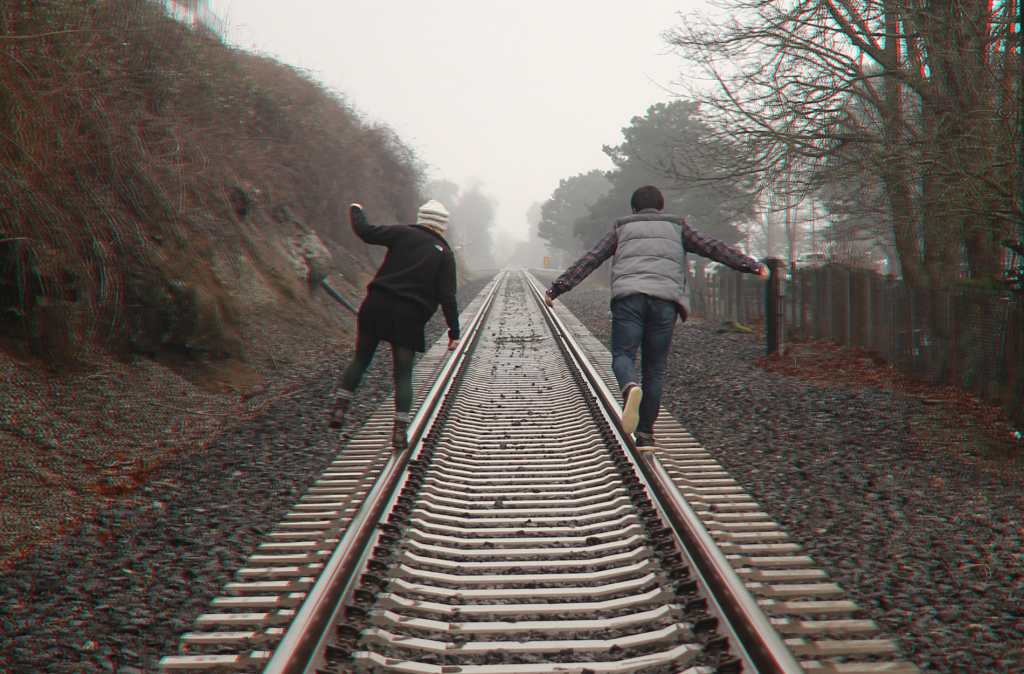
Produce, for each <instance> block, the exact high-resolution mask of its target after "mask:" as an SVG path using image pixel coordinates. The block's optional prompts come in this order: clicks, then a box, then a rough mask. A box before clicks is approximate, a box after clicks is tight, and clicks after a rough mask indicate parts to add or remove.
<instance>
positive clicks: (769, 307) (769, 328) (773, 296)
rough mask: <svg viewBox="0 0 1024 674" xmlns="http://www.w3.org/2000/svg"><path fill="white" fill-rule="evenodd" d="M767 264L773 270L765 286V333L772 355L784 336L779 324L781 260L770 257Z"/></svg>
mask: <svg viewBox="0 0 1024 674" xmlns="http://www.w3.org/2000/svg"><path fill="white" fill-rule="evenodd" d="M765 264H766V265H767V266H768V270H769V271H770V272H771V276H770V277H769V279H768V284H767V288H765V302H764V313H765V317H764V319H765V335H766V337H767V341H768V344H767V354H768V355H769V356H770V355H772V354H773V353H778V352H779V340H780V338H781V336H782V331H781V326H780V325H779V277H780V274H779V260H778V259H777V258H774V257H770V258H768V259H767V260H766V261H765Z"/></svg>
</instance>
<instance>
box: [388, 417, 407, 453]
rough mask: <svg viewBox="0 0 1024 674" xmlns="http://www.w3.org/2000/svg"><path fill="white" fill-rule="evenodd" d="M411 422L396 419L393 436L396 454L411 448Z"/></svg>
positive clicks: (392, 442) (392, 440) (392, 441)
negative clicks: (409, 432) (409, 434)
mask: <svg viewBox="0 0 1024 674" xmlns="http://www.w3.org/2000/svg"><path fill="white" fill-rule="evenodd" d="M408 431H409V422H408V421H399V420H398V419H395V430H394V432H392V434H391V444H392V446H394V448H395V451H396V452H400V451H402V450H403V449H405V448H406V447H408V446H409V436H408Z"/></svg>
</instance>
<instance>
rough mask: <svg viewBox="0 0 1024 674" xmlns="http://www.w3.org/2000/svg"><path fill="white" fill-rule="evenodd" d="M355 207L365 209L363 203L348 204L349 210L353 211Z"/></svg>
mask: <svg viewBox="0 0 1024 674" xmlns="http://www.w3.org/2000/svg"><path fill="white" fill-rule="evenodd" d="M354 208H358V209H359V210H363V205H362V204H349V205H348V210H350V211H351V210H352V209H354Z"/></svg>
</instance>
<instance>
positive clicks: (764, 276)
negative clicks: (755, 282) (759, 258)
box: [757, 264, 772, 281]
mask: <svg viewBox="0 0 1024 674" xmlns="http://www.w3.org/2000/svg"><path fill="white" fill-rule="evenodd" d="M757 274H758V276H760V277H761V280H762V281H767V280H768V279H770V278H771V277H772V271H771V269H769V268H768V265H766V264H763V265H761V268H760V269H759V270H758V271H757Z"/></svg>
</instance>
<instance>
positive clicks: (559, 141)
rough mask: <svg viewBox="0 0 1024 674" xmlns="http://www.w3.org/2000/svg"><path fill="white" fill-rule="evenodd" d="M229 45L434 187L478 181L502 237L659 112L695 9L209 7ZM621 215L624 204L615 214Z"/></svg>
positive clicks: (325, 2) (246, 3)
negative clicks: (256, 56)
mask: <svg viewBox="0 0 1024 674" xmlns="http://www.w3.org/2000/svg"><path fill="white" fill-rule="evenodd" d="M210 4H211V8H212V9H213V10H214V11H216V12H217V13H218V14H219V15H220V16H222V17H224V18H226V19H227V20H228V21H229V23H230V25H231V29H230V30H229V33H228V36H229V38H230V39H231V40H232V41H234V42H236V43H237V44H239V45H241V46H244V47H245V48H247V49H254V50H256V51H262V52H264V53H267V54H270V55H272V56H276V57H277V58H279V59H280V60H282V61H284V62H287V63H290V64H293V65H296V66H300V67H303V68H309V69H312V70H314V71H316V72H317V73H319V75H320V78H321V79H322V81H323V82H324V83H325V84H327V85H328V86H331V87H334V88H337V89H339V90H341V91H342V92H344V93H345V95H346V96H347V98H348V100H349V102H350V103H352V104H353V105H354V106H355V108H356V109H357V110H359V111H360V112H361V113H362V114H363V115H365V116H366V117H368V118H371V119H374V120H380V121H383V122H386V123H387V124H388V125H390V126H391V127H392V128H393V129H395V130H396V131H397V132H398V134H399V136H400V137H401V138H402V139H403V140H404V141H405V142H406V144H408V145H410V146H411V147H412V148H413V149H414V150H416V152H417V154H418V155H419V156H420V157H421V158H422V159H423V160H425V161H426V162H427V163H428V164H429V165H430V167H431V177H434V178H438V177H440V178H446V179H448V180H451V181H454V182H456V183H458V184H459V185H462V186H465V185H466V184H467V183H469V182H470V181H472V180H479V181H482V182H483V183H484V184H485V189H486V192H487V193H489V194H491V195H492V196H493V197H494V198H495V199H496V200H497V201H498V218H497V224H498V227H499V228H500V229H503V230H506V231H509V232H515V233H517V234H519V235H520V236H525V233H526V228H527V224H526V217H525V213H526V210H527V208H528V207H529V206H530V204H531V203H533V202H534V201H544V200H545V199H547V198H548V197H549V196H550V195H551V192H552V191H553V190H554V189H555V188H556V187H557V186H558V181H559V179H561V178H567V177H569V176H572V175H575V174H577V173H580V172H585V171H589V170H590V169H594V168H600V169H610V168H611V162H610V161H609V160H608V158H607V157H606V156H605V155H604V154H603V153H602V152H601V147H602V145H604V144H609V145H617V144H618V143H619V142H621V140H622V135H621V129H622V127H624V126H628V124H629V120H630V118H632V117H633V116H635V115H642V114H643V113H644V112H645V111H646V109H647V108H648V106H650V105H652V104H654V103H657V102H659V101H667V100H669V98H670V94H669V93H668V92H666V91H665V90H664V88H665V87H668V86H669V85H670V83H671V82H672V81H673V80H676V79H678V78H679V76H680V73H679V68H680V67H681V61H680V60H679V59H678V58H677V57H675V56H673V55H671V54H669V53H667V49H666V45H665V43H664V41H663V39H662V37H661V33H662V32H663V31H665V30H668V29H670V28H672V27H674V26H676V25H679V24H680V22H681V18H680V16H679V14H678V13H679V12H682V13H683V14H684V15H685V14H688V13H689V12H691V11H693V10H695V9H699V8H702V7H703V6H704V3H703V2H702V1H701V0H642V2H635V3H630V2H625V1H624V0H544V1H538V0H517V2H491V1H488V0H431V1H429V2H425V1H423V0H418V1H417V0H404V1H398V0H371V1H365V0H363V1H360V2H356V1H355V0H288V1H287V2H284V1H281V0H211V3H210ZM626 208H627V206H626V205H625V204H624V205H623V209H624V211H625V209H626Z"/></svg>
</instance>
